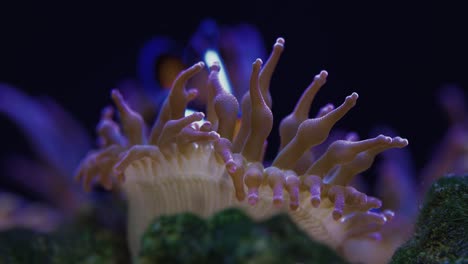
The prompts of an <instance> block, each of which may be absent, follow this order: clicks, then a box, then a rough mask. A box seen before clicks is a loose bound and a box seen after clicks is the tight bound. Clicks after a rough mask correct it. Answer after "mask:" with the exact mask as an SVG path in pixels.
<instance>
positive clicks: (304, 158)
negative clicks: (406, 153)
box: [77, 38, 408, 260]
mask: <svg viewBox="0 0 468 264" xmlns="http://www.w3.org/2000/svg"><path fill="white" fill-rule="evenodd" d="M283 48H284V40H283V39H282V38H279V39H278V40H277V42H276V43H275V45H274V47H273V51H272V53H271V55H270V57H269V59H268V60H267V62H266V63H265V65H263V66H262V64H263V62H262V61H261V60H260V59H257V60H256V61H255V62H254V63H253V67H252V75H251V80H250V90H249V92H247V93H246V94H245V95H244V97H243V99H242V102H241V104H240V105H239V103H238V101H237V99H236V98H235V97H234V96H233V95H232V94H229V93H227V92H225V91H224V90H223V89H222V87H221V83H220V81H219V78H218V73H219V71H220V67H219V65H218V64H216V63H215V64H214V65H209V66H210V67H209V70H210V74H209V77H208V81H207V85H208V89H209V102H210V103H209V104H208V105H207V108H206V111H205V113H206V119H204V118H205V114H203V113H194V114H192V115H189V116H184V112H185V109H186V106H187V103H188V102H189V101H190V100H193V99H194V98H195V97H196V95H197V91H196V90H194V89H192V90H186V89H185V84H186V82H187V81H188V80H189V79H190V78H191V77H192V76H194V75H195V74H197V73H199V72H200V71H202V70H203V69H204V64H203V63H202V62H200V63H197V64H195V65H193V66H192V67H190V68H188V69H187V70H185V71H183V72H182V73H180V74H179V75H178V77H177V78H176V80H175V82H174V84H173V87H172V90H171V92H170V94H169V96H168V98H167V99H166V101H165V102H164V105H163V107H162V110H161V112H160V113H159V116H158V118H157V120H156V122H155V124H154V125H153V127H152V128H151V129H150V130H148V129H147V128H146V126H145V124H144V122H143V121H142V118H141V116H140V115H139V114H137V113H136V112H134V111H133V110H132V109H130V107H129V106H128V105H127V104H126V102H125V101H124V99H123V98H122V96H121V95H120V93H119V92H118V91H116V90H114V91H113V92H112V98H113V100H114V103H115V105H116V107H117V109H118V111H119V115H120V120H121V127H122V130H123V131H122V132H123V133H121V132H120V127H119V125H117V123H115V122H114V121H113V119H112V115H113V110H112V109H111V108H106V109H105V110H104V111H103V113H102V118H101V122H100V123H99V125H98V128H97V132H98V134H99V142H100V145H101V146H100V149H98V150H96V151H92V152H91V153H90V154H89V155H88V156H87V157H86V158H85V159H84V161H83V162H82V164H81V166H80V168H79V170H78V175H77V176H78V178H79V179H83V180H84V183H85V186H86V188H89V186H90V183H91V181H92V179H93V178H94V177H97V178H98V179H99V182H100V183H101V184H102V185H103V186H104V187H106V188H109V189H110V188H112V187H113V185H114V184H117V185H118V186H119V188H120V189H122V190H123V191H124V193H125V194H126V197H127V200H128V208H129V216H128V217H129V218H128V219H129V221H128V237H129V244H130V247H131V252H132V254H133V256H134V257H135V256H137V254H138V250H139V242H140V238H141V236H142V234H143V232H144V230H145V229H146V228H147V226H148V224H149V223H150V222H151V221H152V220H153V219H155V218H156V217H158V216H160V215H169V214H176V213H181V212H192V213H195V214H197V215H199V216H202V217H209V216H210V215H212V214H214V213H216V212H218V211H220V210H223V209H225V208H228V207H239V208H242V209H244V210H245V211H246V212H247V213H248V214H249V215H250V216H252V217H253V218H255V219H263V218H266V217H269V216H271V215H273V214H275V213H278V212H287V213H288V214H289V215H290V216H291V218H292V219H293V220H294V221H295V222H296V223H297V224H298V226H300V227H301V228H302V229H303V230H305V231H306V232H307V233H308V234H309V235H310V236H311V237H312V238H314V239H316V240H319V241H322V242H324V243H326V244H328V245H329V246H330V247H332V248H335V249H336V250H338V252H340V253H342V252H346V251H345V250H344V248H343V247H344V246H345V245H346V243H345V242H346V241H350V240H351V239H375V238H377V237H378V232H379V230H380V228H381V227H382V225H384V224H385V223H386V222H387V221H388V220H389V219H390V218H391V217H392V216H393V213H392V212H389V211H386V212H383V213H376V212H370V211H369V210H370V209H372V208H379V207H380V206H381V202H380V200H378V199H377V198H374V197H370V196H367V195H366V194H364V193H361V192H359V191H358V190H356V189H355V188H353V187H351V186H349V183H350V182H351V180H352V179H353V177H355V176H356V175H357V174H359V173H361V172H363V171H364V170H366V169H368V168H369V167H370V166H371V164H372V162H373V160H374V158H375V156H376V155H377V154H378V153H380V152H382V151H384V150H386V149H389V148H401V147H404V146H406V145H407V144H408V142H407V140H406V139H402V138H400V137H394V138H390V137H387V136H384V135H379V136H378V137H375V138H371V139H366V140H361V141H357V139H356V138H355V137H354V136H349V137H348V138H346V139H343V140H337V141H334V142H332V143H331V144H330V145H329V146H328V149H327V151H326V152H325V153H324V154H323V155H321V156H320V157H315V156H314V155H313V153H314V147H315V146H317V145H319V144H322V143H323V142H324V141H325V140H326V139H327V137H328V135H329V133H330V130H331V129H332V127H333V126H334V124H335V123H336V122H338V121H339V120H340V119H341V118H342V117H343V116H344V115H345V114H346V113H347V112H348V111H349V110H351V109H352V108H353V107H354V105H355V104H356V101H357V99H358V95H357V93H353V94H351V95H349V96H348V97H346V99H345V100H344V102H343V103H342V104H341V105H340V106H338V107H336V108H335V107H334V106H333V105H330V104H329V105H326V106H325V107H323V108H322V109H321V110H320V112H319V113H318V115H317V116H316V117H315V118H309V117H308V113H309V110H310V105H311V103H312V100H313V98H314V97H315V94H316V93H317V92H318V90H319V89H320V88H321V87H322V86H323V85H324V84H325V82H326V78H327V75H328V73H327V72H326V71H322V72H321V73H320V74H318V75H317V76H315V78H314V80H313V82H312V83H311V84H310V85H309V87H307V89H306V90H305V91H304V93H303V95H302V96H301V98H300V99H299V101H298V103H297V105H296V107H295V109H294V111H293V112H292V113H291V114H290V115H288V116H287V117H285V118H284V119H283V120H282V121H281V124H280V136H281V146H280V150H279V152H278V154H277V156H276V157H275V159H274V160H273V162H272V163H271V166H267V167H264V161H263V156H264V152H265V146H266V140H267V137H268V136H269V134H270V132H271V129H272V126H273V115H272V112H271V105H272V102H271V95H270V93H269V86H270V79H271V76H272V73H273V71H274V69H275V67H276V64H277V63H278V60H279V57H280V55H281V53H282V51H283ZM240 109H241V111H242V113H243V115H242V120H241V122H240V123H241V126H240V128H239V129H238V132H237V133H236V132H235V131H237V129H236V123H237V114H238V112H239V110H240ZM200 121H201V124H200ZM147 131H149V133H146V132H147ZM147 134H148V135H147ZM113 179H118V181H116V182H114V181H113ZM355 259H356V257H354V258H353V260H355ZM357 259H359V258H357Z"/></svg>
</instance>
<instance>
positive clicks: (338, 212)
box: [332, 208, 343, 221]
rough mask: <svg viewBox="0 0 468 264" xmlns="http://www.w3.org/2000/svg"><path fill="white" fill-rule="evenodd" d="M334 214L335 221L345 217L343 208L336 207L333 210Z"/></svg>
mask: <svg viewBox="0 0 468 264" xmlns="http://www.w3.org/2000/svg"><path fill="white" fill-rule="evenodd" d="M332 215H333V219H334V220H335V221H338V220H340V218H341V217H343V210H341V209H337V208H335V209H334V210H333V213H332Z"/></svg>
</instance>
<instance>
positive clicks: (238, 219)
mask: <svg viewBox="0 0 468 264" xmlns="http://www.w3.org/2000/svg"><path fill="white" fill-rule="evenodd" d="M138 263H144V264H146V263H346V262H345V261H344V260H343V259H342V258H341V257H339V256H337V255H336V253H335V252H334V251H333V250H332V249H330V248H328V247H327V246H325V245H322V244H320V243H318V242H315V241H312V240H311V239H310V238H309V237H308V236H307V235H306V234H305V233H304V232H302V231H301V230H299V229H298V227H297V226H296V225H295V224H294V223H293V222H292V221H291V220H290V218H289V217H288V216H287V215H277V216H274V217H272V218H271V219H268V220H266V221H262V222H255V221H253V220H251V219H250V218H249V217H248V216H246V215H245V214H244V213H243V212H242V211H241V210H238V209H226V210H224V211H221V212H219V213H217V214H215V215H213V216H212V217H211V218H209V219H207V220H203V219H201V218H199V217H197V216H195V215H193V214H190V213H185V214H179V215H174V216H163V217H160V218H158V219H156V220H155V221H154V222H153V223H152V224H151V225H150V226H149V227H148V229H147V231H146V233H145V235H144V236H143V238H142V247H141V251H140V256H139V258H138Z"/></svg>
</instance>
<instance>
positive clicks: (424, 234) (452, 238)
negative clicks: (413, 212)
mask: <svg viewBox="0 0 468 264" xmlns="http://www.w3.org/2000/svg"><path fill="white" fill-rule="evenodd" d="M467 230H468V175H465V176H462V177H455V176H452V177H444V178H441V179H440V180H438V181H437V182H435V183H434V184H433V185H432V187H431V189H430V191H429V193H428V194H427V196H426V201H425V205H424V207H423V209H422V210H421V212H420V215H419V218H418V221H417V224H416V232H415V235H414V237H413V238H412V239H411V240H409V241H408V242H406V243H405V244H404V245H403V246H402V247H401V248H400V249H398V250H397V252H396V253H395V254H394V256H393V258H392V262H391V263H425V264H426V263H427V264H430V263H468V231H467Z"/></svg>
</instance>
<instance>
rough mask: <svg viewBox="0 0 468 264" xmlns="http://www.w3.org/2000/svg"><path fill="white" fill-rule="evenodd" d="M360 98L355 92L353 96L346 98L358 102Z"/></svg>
mask: <svg viewBox="0 0 468 264" xmlns="http://www.w3.org/2000/svg"><path fill="white" fill-rule="evenodd" d="M358 98H359V94H358V93H356V92H353V93H352V94H351V95H349V96H347V97H346V100H357V99H358Z"/></svg>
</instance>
